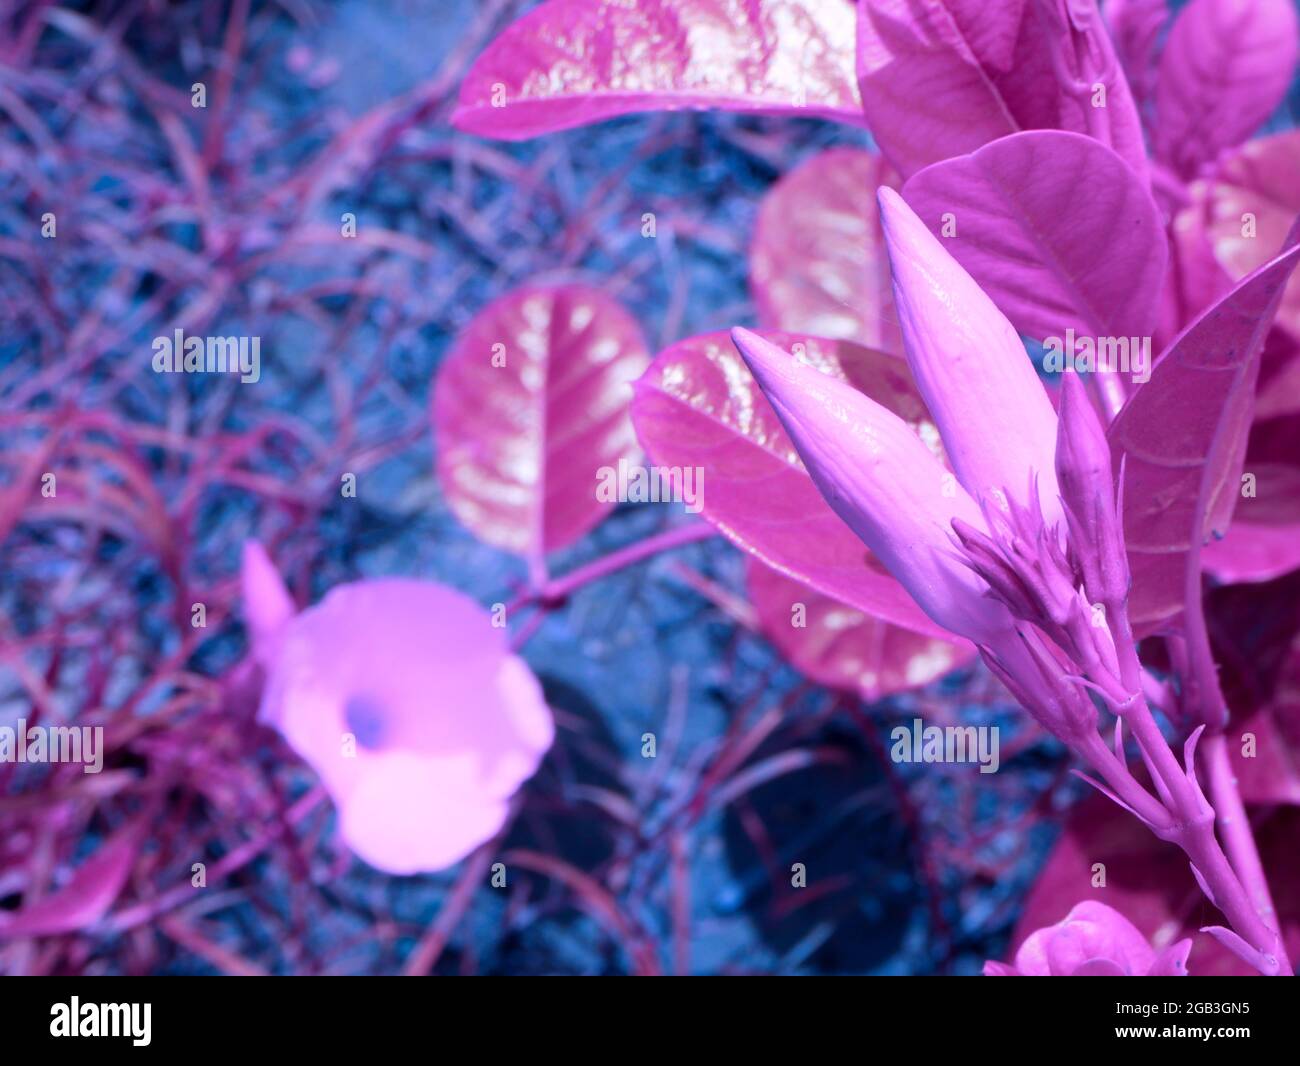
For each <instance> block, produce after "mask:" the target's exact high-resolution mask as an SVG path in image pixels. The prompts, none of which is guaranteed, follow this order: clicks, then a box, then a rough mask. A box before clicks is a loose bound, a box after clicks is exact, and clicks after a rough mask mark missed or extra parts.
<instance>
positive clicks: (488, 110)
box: [452, 0, 863, 140]
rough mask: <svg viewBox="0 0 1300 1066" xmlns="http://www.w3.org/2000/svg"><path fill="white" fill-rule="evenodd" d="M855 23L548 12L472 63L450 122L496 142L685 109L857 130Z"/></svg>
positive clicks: (668, 7)
mask: <svg viewBox="0 0 1300 1066" xmlns="http://www.w3.org/2000/svg"><path fill="white" fill-rule="evenodd" d="M853 22H854V13H853V6H852V4H851V3H850V2H849V0H638V2H636V3H630V2H628V0H619V2H615V0H550V2H549V3H544V4H542V5H540V6H539V7H537V8H535V9H534V10H533V11H530V12H529V13H528V14H527V15H525V16H524V17H523V18H521V19H519V20H518V21H517V22H515V23H514V24H513V25H511V26H509V27H508V28H507V29H506V30H505V32H504V33H502V34H501V35H500V36H499V37H498V38H497V39H496V40H495V41H493V42H492V43H491V44H490V45H488V47H487V49H486V50H485V51H484V52H483V54H482V55H481V56H479V58H478V60H477V61H476V62H475V63H474V66H473V67H472V68H471V69H470V71H469V73H468V74H467V75H466V77H465V81H464V83H463V85H462V86H461V91H460V101H459V106H458V107H457V108H456V112H455V114H454V115H452V122H453V124H454V125H455V126H456V127H457V128H459V129H462V130H465V131H467V132H469V133H478V134H481V135H483V136H487V137H499V138H503V139H505V140H522V139H524V138H527V137H535V136H537V135H538V134H540V133H548V132H551V131H553V130H563V129H569V128H571V127H573V126H582V125H586V124H588V123H591V122H600V121H602V120H603V119H608V118H613V117H614V116H616V115H626V114H629V113H632V112H636V111H655V110H665V111H675V110H680V109H684V108H693V109H697V110H700V109H706V108H723V109H725V110H731V111H748V112H758V113H762V114H798V115H809V116H815V117H821V118H831V119H836V120H838V121H840V122H847V123H853V124H856V125H861V124H862V121H863V120H862V110H861V104H860V102H859V99H858V89H857V84H856V82H855V80H854V75H853Z"/></svg>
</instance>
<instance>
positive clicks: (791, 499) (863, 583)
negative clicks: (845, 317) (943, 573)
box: [632, 331, 948, 637]
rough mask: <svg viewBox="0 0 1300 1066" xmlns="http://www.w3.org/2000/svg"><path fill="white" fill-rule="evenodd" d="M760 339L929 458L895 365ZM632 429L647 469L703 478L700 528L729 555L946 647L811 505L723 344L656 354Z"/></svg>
mask: <svg viewBox="0 0 1300 1066" xmlns="http://www.w3.org/2000/svg"><path fill="white" fill-rule="evenodd" d="M763 336H764V337H765V338H767V339H768V340H770V341H772V342H773V343H774V344H777V345H780V346H782V347H784V348H785V349H786V350H787V351H792V352H795V353H796V354H800V353H802V356H803V357H804V358H805V359H807V360H808V361H810V362H812V363H813V364H814V365H816V366H819V367H823V368H825V369H826V370H827V371H828V372H831V373H835V374H837V375H839V376H841V377H843V378H845V379H847V380H848V381H850V382H851V383H852V384H854V385H855V386H857V387H858V388H860V389H862V390H863V391H864V392H866V393H868V394H869V395H870V396H871V397H872V398H874V399H875V400H876V401H878V402H879V403H881V404H883V405H885V406H886V407H889V408H890V409H891V410H893V411H894V412H895V413H896V414H898V415H899V416H900V417H901V418H904V419H905V420H907V421H908V422H910V423H912V424H913V425H914V426H916V427H917V428H918V431H919V432H920V433H921V434H922V439H924V440H926V441H927V443H930V444H931V445H932V447H933V448H935V449H936V450H937V449H938V448H939V447H940V445H939V443H938V442H939V435H938V431H937V429H936V428H935V426H934V424H933V423H932V422H931V421H930V420H929V415H928V414H927V412H926V411H925V406H924V404H923V403H922V402H921V399H920V397H919V396H918V395H917V393H916V390H915V387H914V385H913V383H912V380H911V377H910V375H909V374H908V370H907V364H906V363H904V362H903V361H902V360H901V359H898V358H895V357H893V356H889V355H885V354H883V353H880V352H873V351H871V350H870V349H867V348H862V347H859V346H858V345H855V344H851V343H849V342H847V341H827V340H819V339H817V338H814V337H808V336H804V335H798V334H783V333H777V332H772V331H764V332H763ZM796 345H802V346H803V347H802V348H801V349H800V348H796V347H795V346H796ZM632 418H633V421H634V422H635V423H636V430H637V435H638V436H639V437H640V439H641V443H642V444H643V445H644V446H645V449H646V451H647V452H648V453H649V454H650V456H651V458H652V459H653V461H654V462H655V463H656V464H659V465H661V466H696V467H700V468H701V469H703V471H704V475H705V476H704V484H705V486H706V488H705V491H704V493H703V497H704V499H703V504H704V508H703V514H704V517H705V518H707V519H708V520H709V521H710V522H712V523H713V524H714V525H715V526H717V527H718V529H719V530H720V531H721V532H722V533H723V534H724V535H725V536H726V537H727V538H728V539H729V540H731V541H732V542H733V543H734V544H736V545H737V546H738V547H740V548H743V549H744V550H745V551H747V552H749V553H751V554H753V555H756V556H757V557H758V558H759V559H762V560H763V561H764V562H766V563H767V564H769V565H770V566H772V567H774V568H776V569H777V570H779V571H781V572H782V573H784V574H786V575H788V576H790V577H793V578H796V579H798V580H799V581H801V582H803V583H804V584H806V585H809V586H811V587H812V588H814V589H816V590H817V591H818V592H820V593H822V594H823V595H826V596H830V597H832V598H836V599H840V600H843V601H844V602H845V603H848V604H850V605H852V606H853V607H856V608H857V609H858V610H860V611H862V612H864V613H865V614H869V615H871V616H872V617H874V618H878V619H881V620H883V621H886V622H890V623H892V624H894V625H898V626H902V627H903V628H905V629H910V630H912V631H913V632H917V633H925V634H929V635H932V636H940V637H946V636H947V635H948V634H947V633H946V632H945V631H944V630H941V629H939V627H937V626H936V625H935V624H934V623H933V622H932V621H930V619H929V618H927V617H926V616H925V614H923V613H922V611H921V609H920V608H919V607H917V606H916V604H915V602H914V601H913V600H912V598H911V597H910V596H909V595H908V594H907V593H906V592H904V591H903V587H902V586H901V585H900V584H899V583H898V582H897V581H896V580H895V579H894V578H893V576H892V575H890V574H889V573H888V571H886V570H885V569H884V567H883V566H882V565H881V564H880V563H879V561H878V560H876V559H875V558H873V557H872V556H871V555H870V554H869V553H868V551H867V549H866V547H865V546H864V545H863V543H862V541H860V540H859V539H858V538H857V537H856V536H855V535H854V534H853V532H852V531H851V530H850V529H849V527H848V526H847V525H845V524H844V522H843V521H842V520H841V519H840V517H839V516H838V515H837V514H835V512H834V511H832V510H831V508H830V505H829V504H827V503H826V501H825V500H824V499H823V498H822V495H821V493H820V492H818V490H817V487H816V486H815V485H814V484H813V481H812V478H811V477H809V475H808V472H807V470H806V469H805V468H804V466H803V463H802V462H801V461H800V459H799V456H798V454H797V452H796V451H795V448H794V445H793V444H792V443H791V441H790V438H789V436H787V434H786V432H785V429H784V428H783V427H782V425H781V422H780V420H779V419H778V418H777V415H776V412H774V411H773V410H772V407H771V405H770V404H769V403H768V401H767V399H766V397H765V396H764V395H763V393H762V390H761V389H760V388H759V387H758V383H757V382H756V381H754V378H753V376H752V375H751V374H750V372H749V369H748V367H746V366H745V363H744V360H743V359H741V357H740V354H739V353H738V352H737V351H736V349H735V347H734V346H733V345H732V343H731V338H730V336H729V335H728V334H726V333H709V334H704V335H701V336H698V337H691V338H689V339H688V340H684V341H681V342H679V343H678V344H675V345H673V346H672V347H670V348H668V349H666V350H665V351H663V352H661V353H660V354H659V355H658V356H657V357H656V358H655V361H654V363H653V365H652V366H651V367H650V369H649V371H647V373H646V375H645V376H644V377H643V378H642V379H641V380H640V381H638V382H637V386H636V397H635V399H634V400H633V402H632Z"/></svg>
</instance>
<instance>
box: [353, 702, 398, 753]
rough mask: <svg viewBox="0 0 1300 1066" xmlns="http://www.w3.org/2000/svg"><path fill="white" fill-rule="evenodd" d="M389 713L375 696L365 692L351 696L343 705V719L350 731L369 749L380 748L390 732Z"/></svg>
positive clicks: (360, 743) (359, 742) (358, 741)
mask: <svg viewBox="0 0 1300 1066" xmlns="http://www.w3.org/2000/svg"><path fill="white" fill-rule="evenodd" d="M386 719H387V715H386V714H385V709H384V705H383V704H382V703H381V702H380V701H379V700H377V699H375V698H374V697H373V696H367V695H365V694H364V693H363V694H360V695H355V696H349V697H348V701H347V703H345V704H344V705H343V721H344V722H345V724H346V725H347V728H348V732H349V733H351V734H352V735H353V736H354V737H356V738H357V743H358V744H359V745H361V747H363V748H366V749H367V750H370V751H374V750H375V749H377V748H379V747H380V746H381V745H382V744H383V743H384V739H385V735H386V734H387V732H388V722H387V720H386Z"/></svg>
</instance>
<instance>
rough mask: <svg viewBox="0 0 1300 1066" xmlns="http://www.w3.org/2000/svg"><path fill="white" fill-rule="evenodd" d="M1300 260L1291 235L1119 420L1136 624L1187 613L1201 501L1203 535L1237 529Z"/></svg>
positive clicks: (1186, 334) (1114, 434) (1113, 431)
mask: <svg viewBox="0 0 1300 1066" xmlns="http://www.w3.org/2000/svg"><path fill="white" fill-rule="evenodd" d="M1297 262H1300V245H1297V244H1296V243H1295V234H1292V236H1291V237H1290V238H1289V239H1288V243H1287V248H1286V250H1285V251H1284V252H1283V253H1282V254H1280V255H1278V256H1277V257H1276V258H1275V259H1273V260H1272V262H1270V263H1269V264H1268V265H1267V266H1264V267H1261V268H1260V269H1259V270H1258V271H1256V272H1255V273H1254V274H1252V275H1250V277H1248V278H1246V279H1245V280H1244V281H1242V282H1240V283H1238V284H1237V285H1236V286H1235V287H1234V288H1233V290H1232V291H1231V292H1230V293H1228V294H1227V295H1226V296H1225V297H1223V298H1222V299H1221V300H1220V301H1219V302H1218V303H1216V304H1215V305H1214V306H1213V307H1211V308H1210V309H1209V310H1207V311H1205V312H1204V313H1203V314H1202V315H1201V316H1200V317H1198V318H1197V320H1196V321H1195V322H1193V323H1192V324H1191V325H1190V326H1188V327H1187V329H1186V330H1184V331H1183V332H1182V333H1181V334H1180V335H1179V336H1178V337H1177V338H1176V339H1175V340H1174V342H1173V344H1172V345H1170V347H1169V348H1168V349H1166V350H1165V352H1164V353H1163V354H1162V355H1161V356H1160V358H1159V359H1157V360H1156V363H1155V366H1154V367H1153V369H1152V372H1151V379H1150V380H1149V381H1147V382H1145V383H1144V384H1141V385H1139V386H1138V387H1137V389H1136V391H1135V392H1134V393H1133V395H1132V396H1131V397H1130V398H1129V402H1128V403H1127V404H1126V405H1125V407H1124V409H1123V410H1122V411H1121V412H1120V414H1119V416H1118V417H1117V418H1116V419H1115V421H1114V422H1113V423H1112V424H1111V428H1110V433H1109V436H1110V441H1111V448H1112V449H1113V452H1114V457H1115V462H1116V463H1118V462H1119V461H1120V458H1121V457H1123V456H1127V459H1126V461H1125V482H1124V536H1125V539H1126V543H1127V547H1128V554H1129V563H1130V566H1131V568H1132V571H1133V591H1132V594H1131V596H1130V600H1129V611H1130V614H1131V616H1132V619H1133V622H1134V625H1135V626H1138V627H1142V628H1145V627H1148V626H1154V625H1155V624H1157V623H1160V622H1162V621H1166V620H1168V619H1171V618H1173V617H1174V616H1175V615H1177V614H1178V613H1179V612H1180V611H1181V610H1182V605H1183V593H1184V587H1185V568H1186V554H1187V550H1188V548H1189V547H1190V545H1191V538H1192V536H1193V526H1194V525H1195V521H1194V517H1195V515H1196V513H1197V507H1198V501H1201V500H1202V498H1204V505H1203V510H1202V513H1203V514H1204V516H1205V524H1204V528H1203V529H1202V530H1199V531H1196V533H1195V535H1197V536H1199V537H1202V538H1205V537H1208V536H1210V535H1212V534H1213V533H1215V532H1216V531H1217V532H1218V533H1220V534H1221V533H1222V532H1224V531H1225V530H1226V529H1227V528H1228V522H1229V521H1230V520H1231V518H1232V513H1233V509H1234V506H1235V504H1236V502H1237V499H1238V497H1239V496H1240V492H1239V491H1238V488H1239V481H1238V476H1239V474H1240V472H1241V468H1242V462H1243V460H1244V458H1245V451H1246V443H1247V435H1248V432H1249V430H1250V424H1251V416H1252V413H1253V401H1254V390H1255V381H1256V377H1257V375H1258V373H1259V354H1260V350H1261V348H1262V347H1263V343H1264V337H1265V335H1266V334H1267V332H1268V329H1269V325H1270V323H1271V322H1272V320H1273V315H1274V313H1275V311H1276V310H1277V303H1278V300H1279V299H1280V298H1281V294H1282V287H1283V286H1284V285H1285V284H1286V281H1287V279H1288V278H1289V277H1290V275H1291V271H1292V270H1293V269H1294V268H1295V265H1296V263H1297Z"/></svg>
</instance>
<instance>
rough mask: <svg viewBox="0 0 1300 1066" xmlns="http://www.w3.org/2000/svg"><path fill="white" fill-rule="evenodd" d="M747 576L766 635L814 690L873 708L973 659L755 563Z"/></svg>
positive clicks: (958, 647)
mask: <svg viewBox="0 0 1300 1066" xmlns="http://www.w3.org/2000/svg"><path fill="white" fill-rule="evenodd" d="M745 573H746V586H747V588H748V589H749V599H750V602H751V603H752V604H753V605H754V610H755V612H756V613H757V615H758V620H759V624H760V625H761V626H762V629H763V632H764V633H765V634H766V635H767V636H768V638H769V639H770V640H771V641H772V643H773V644H775V645H776V646H777V648H778V649H779V650H780V651H781V654H783V655H784V656H785V657H786V658H787V659H789V660H790V662H791V663H792V664H794V666H796V667H797V668H798V669H799V670H801V671H802V672H803V673H805V674H807V675H808V677H810V678H812V679H813V680H814V681H816V682H818V683H819V684H822V685H826V686H828V687H830V688H835V689H842V690H843V691H845V692H852V693H854V694H856V695H859V696H861V697H862V698H864V699H867V700H877V699H880V698H881V697H883V696H888V695H890V694H891V693H895V692H903V691H906V690H907V689H912V688H917V687H919V686H921V685H925V684H928V683H929V682H931V681H933V680H935V679H936V678H939V677H942V676H943V675H944V674H946V673H948V672H949V671H951V670H954V669H956V668H957V667H959V666H964V665H966V664H967V663H969V662H970V661H971V660H972V659H973V658H974V657H975V648H974V646H973V645H971V644H968V643H966V642H965V641H961V642H954V641H951V640H944V639H943V638H941V637H933V636H927V635H924V634H921V633H914V632H911V631H910V630H907V629H902V628H900V627H898V626H894V625H890V624H889V623H888V622H883V621H881V620H880V619H878V618H873V617H871V616H870V615H868V614H864V613H863V612H862V611H859V610H858V609H857V608H856V607H850V606H849V605H848V604H847V603H843V602H841V601H840V600H837V599H832V598H831V597H829V596H823V595H822V594H821V593H820V592H818V591H817V590H816V589H813V588H810V587H809V586H807V585H805V584H803V583H802V582H800V581H797V580H795V579H794V578H791V577H787V576H786V575H785V574H783V573H781V572H780V571H778V570H773V569H772V568H771V567H770V566H768V565H767V564H766V563H763V562H760V561H759V560H758V559H756V558H755V557H753V556H750V558H749V560H748V562H747V566H746V571H745Z"/></svg>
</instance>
